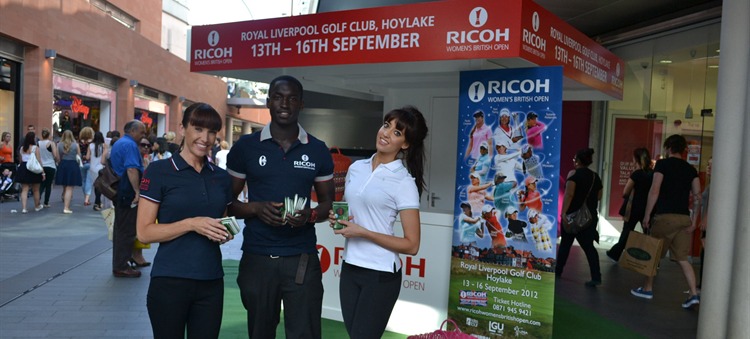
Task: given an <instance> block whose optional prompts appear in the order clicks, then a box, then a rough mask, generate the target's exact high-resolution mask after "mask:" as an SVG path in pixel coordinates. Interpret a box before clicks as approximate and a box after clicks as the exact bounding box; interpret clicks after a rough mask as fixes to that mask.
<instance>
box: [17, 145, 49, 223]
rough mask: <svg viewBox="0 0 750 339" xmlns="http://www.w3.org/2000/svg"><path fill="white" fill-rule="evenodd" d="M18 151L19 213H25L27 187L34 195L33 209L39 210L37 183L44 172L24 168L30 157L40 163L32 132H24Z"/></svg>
mask: <svg viewBox="0 0 750 339" xmlns="http://www.w3.org/2000/svg"><path fill="white" fill-rule="evenodd" d="M18 153H19V154H21V166H19V167H18V182H20V183H21V208H22V210H21V213H26V212H27V211H26V201H28V198H29V189H31V191H32V192H33V196H34V210H35V211H40V210H41V209H42V208H43V207H42V204H41V203H40V202H39V184H41V183H42V181H44V177H45V174H44V172H42V173H41V174H38V173H34V172H32V171H31V170H29V169H27V168H26V163H27V162H28V161H29V159H31V157H36V159H37V161H39V163H40V164H41V163H42V158H41V156H40V155H39V148H38V147H37V146H36V135H35V134H34V132H28V133H26V137H25V138H24V139H23V146H21V147H20V148H19V149H18Z"/></svg>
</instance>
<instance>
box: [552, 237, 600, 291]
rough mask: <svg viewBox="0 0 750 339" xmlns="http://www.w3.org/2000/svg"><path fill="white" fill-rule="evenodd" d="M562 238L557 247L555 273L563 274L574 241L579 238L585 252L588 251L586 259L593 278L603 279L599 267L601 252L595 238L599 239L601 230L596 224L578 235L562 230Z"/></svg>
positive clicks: (596, 279)
mask: <svg viewBox="0 0 750 339" xmlns="http://www.w3.org/2000/svg"><path fill="white" fill-rule="evenodd" d="M561 236H562V240H561V241H560V248H558V249H557V266H556V267H555V274H556V275H558V276H559V275H561V274H562V272H563V268H565V263H566V262H567V261H568V256H569V255H570V248H571V247H573V241H574V240H578V244H579V245H581V249H582V250H583V253H586V260H587V261H588V262H589V270H590V271H591V280H595V281H602V272H601V270H600V269H599V252H597V251H596V248H595V247H594V240H598V238H599V232H598V231H597V230H596V224H594V225H593V226H591V227H589V228H587V229H585V230H584V231H583V232H581V233H578V234H576V235H572V234H570V233H567V232H565V231H564V230H563V231H562V234H561Z"/></svg>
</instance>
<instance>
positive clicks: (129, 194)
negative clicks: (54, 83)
mask: <svg viewBox="0 0 750 339" xmlns="http://www.w3.org/2000/svg"><path fill="white" fill-rule="evenodd" d="M144 136H146V126H145V125H143V123H142V122H140V121H138V120H133V121H130V122H128V123H127V124H125V136H124V137H122V138H120V139H119V140H117V142H115V144H114V145H113V146H112V151H111V152H110V156H109V160H110V161H111V162H112V170H114V171H115V174H117V176H119V177H120V184H119V186H118V187H117V198H115V200H116V201H114V203H115V225H114V228H113V231H112V274H114V276H115V277H122V278H138V277H140V276H141V272H140V271H137V270H134V269H132V268H131V267H130V265H128V260H129V259H130V258H131V256H132V254H133V252H132V251H133V242H134V241H135V219H136V216H137V211H138V209H137V207H138V198H139V195H140V189H139V187H140V182H141V174H142V173H143V159H142V158H141V152H140V151H139V150H138V143H139V142H140V141H141V139H142V138H143V137H144ZM136 140H137V141H136Z"/></svg>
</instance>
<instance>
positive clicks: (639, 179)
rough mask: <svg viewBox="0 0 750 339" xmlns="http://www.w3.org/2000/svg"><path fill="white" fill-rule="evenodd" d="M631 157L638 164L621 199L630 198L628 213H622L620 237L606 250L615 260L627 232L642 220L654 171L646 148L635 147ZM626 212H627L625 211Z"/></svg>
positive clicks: (626, 237) (624, 241)
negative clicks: (622, 220)
mask: <svg viewBox="0 0 750 339" xmlns="http://www.w3.org/2000/svg"><path fill="white" fill-rule="evenodd" d="M633 158H634V159H635V162H636V163H637V164H638V167H639V168H638V169H637V170H635V171H633V173H631V174H630V178H629V179H628V182H627V184H625V188H624V189H623V191H622V196H623V199H630V202H629V203H628V204H629V205H630V213H629V214H627V215H624V216H623V218H624V219H625V223H623V225H622V233H620V239H619V240H618V241H617V243H616V244H615V245H614V246H612V248H611V249H610V250H609V251H607V256H608V257H609V258H610V259H612V260H614V261H615V262H617V261H619V260H620V255H621V254H622V250H623V249H625V244H627V242H628V234H629V233H630V231H632V230H634V229H635V224H637V223H639V222H641V220H643V217H644V214H645V213H646V201H647V199H648V191H649V189H651V180H652V179H653V176H654V171H653V170H652V169H651V155H650V154H649V153H648V149H646V148H643V147H641V148H636V149H635V151H633ZM626 213H627V212H626Z"/></svg>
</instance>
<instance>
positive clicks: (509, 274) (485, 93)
mask: <svg viewBox="0 0 750 339" xmlns="http://www.w3.org/2000/svg"><path fill="white" fill-rule="evenodd" d="M562 86H563V73H562V67H560V66H555V67H538V68H520V69H503V70H492V71H466V72H461V79H460V93H459V112H458V113H459V114H458V157H457V164H456V203H455V207H454V211H455V212H454V216H455V217H454V222H453V243H452V248H451V281H450V288H449V296H448V316H449V317H450V318H452V319H453V320H455V321H456V322H457V323H458V324H459V326H460V327H461V330H462V331H464V332H467V333H471V334H474V335H476V336H479V337H487V338H505V337H521V338H551V337H552V316H553V314H552V312H553V310H554V300H555V295H554V292H555V273H554V272H555V263H556V254H557V248H556V247H557V246H556V244H557V242H556V239H557V215H558V211H557V198H558V197H557V192H558V183H559V181H558V178H557V176H558V173H559V171H560V136H561V128H562V126H561V122H562V115H561V114H562V112H561V109H562V88H563V87H562Z"/></svg>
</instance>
